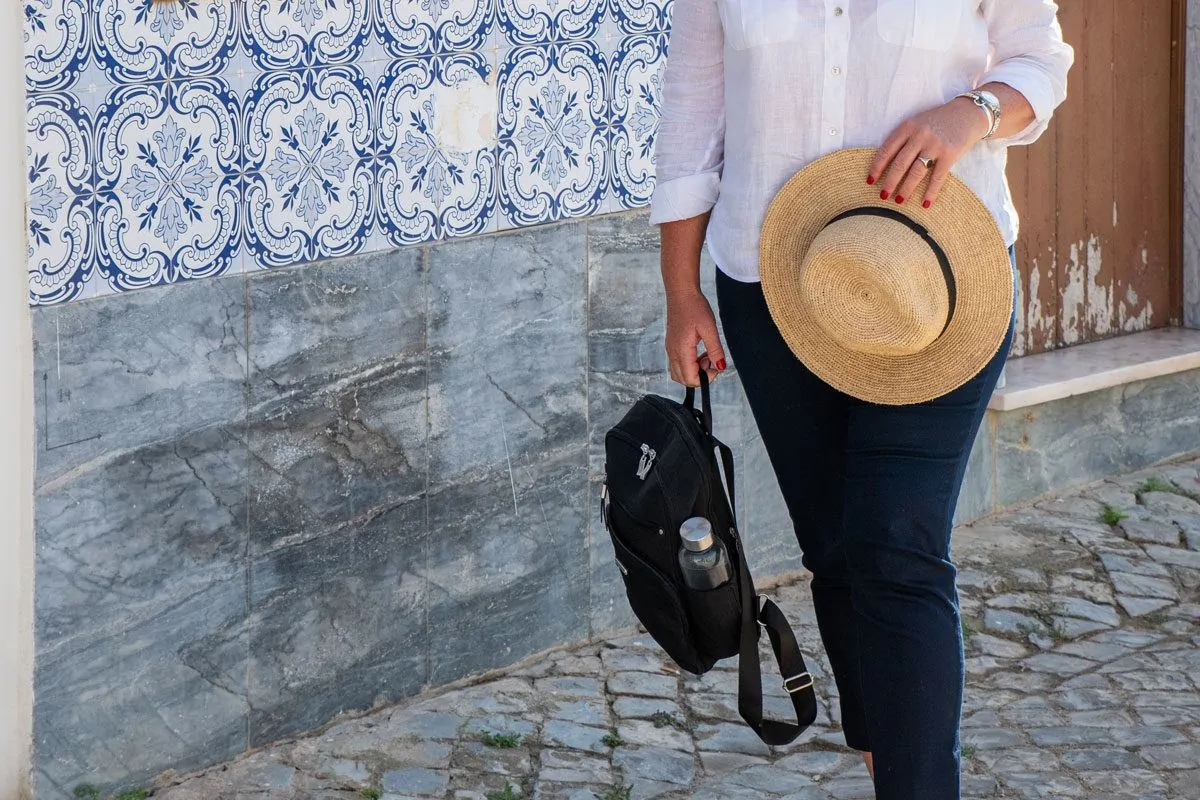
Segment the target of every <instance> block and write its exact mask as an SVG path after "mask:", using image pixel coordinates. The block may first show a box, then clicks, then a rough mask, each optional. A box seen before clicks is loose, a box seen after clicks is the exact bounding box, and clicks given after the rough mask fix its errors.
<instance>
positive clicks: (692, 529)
mask: <svg viewBox="0 0 1200 800" xmlns="http://www.w3.org/2000/svg"><path fill="white" fill-rule="evenodd" d="M679 536H680V538H681V539H683V546H684V547H685V548H687V549H688V550H691V551H692V552H693V553H703V552H704V551H705V550H707V549H709V548H710V547H712V546H713V533H712V525H709V524H708V520H706V519H705V518H704V517H692V518H691V519H689V520H687V521H686V522H684V523H683V525H681V526H680V527H679Z"/></svg>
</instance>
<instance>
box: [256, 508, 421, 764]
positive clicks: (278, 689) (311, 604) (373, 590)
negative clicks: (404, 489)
mask: <svg viewBox="0 0 1200 800" xmlns="http://www.w3.org/2000/svg"><path fill="white" fill-rule="evenodd" d="M430 536H431V533H430V529H429V526H428V523H427V519H426V508H425V502H424V498H423V497H422V498H418V499H417V500H415V501H413V502H409V503H405V504H401V505H397V506H393V507H391V508H387V509H385V510H381V511H379V512H378V513H376V514H374V515H371V516H370V517H369V518H366V519H363V520H362V521H361V522H359V523H357V524H355V525H352V526H348V527H346V528H345V529H343V530H338V531H334V532H331V533H329V534H327V535H324V536H319V537H315V538H306V539H304V540H303V541H301V542H299V543H297V544H293V545H288V546H283V547H279V548H276V549H274V550H272V551H271V552H269V553H266V554H265V555H262V556H259V557H256V558H254V559H253V563H252V565H251V572H250V581H249V596H250V603H251V607H252V610H251V614H250V618H249V624H248V628H249V640H250V662H249V670H248V673H247V675H248V677H247V695H248V697H249V701H250V707H251V709H252V711H251V713H250V720H249V745H250V746H251V747H258V746H260V745H263V744H266V743H267V742H271V741H276V740H278V739H281V738H284V737H286V736H289V735H292V734H294V733H297V732H299V731H305V730H310V729H312V728H316V727H318V726H320V725H322V724H324V723H325V722H327V721H328V720H330V719H331V718H333V717H334V716H336V715H337V714H340V713H342V712H343V711H349V710H356V709H363V708H370V707H371V706H373V705H376V704H379V703H386V702H393V701H395V700H398V699H400V698H403V697H408V696H411V695H413V694H415V693H417V692H418V691H420V688H421V686H422V685H424V684H425V683H426V682H427V678H428V671H427V660H428V651H429V644H430V641H431V637H430V631H429V629H428V626H427V621H426V613H427V604H428V603H427V601H428V592H427V589H426V580H425V578H424V576H423V574H422V573H423V571H424V565H425V556H426V548H427V545H428V540H429V538H430Z"/></svg>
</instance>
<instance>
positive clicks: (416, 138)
mask: <svg viewBox="0 0 1200 800" xmlns="http://www.w3.org/2000/svg"><path fill="white" fill-rule="evenodd" d="M379 94H380V98H379V100H380V103H379V109H380V110H379V125H378V132H379V136H378V141H377V149H378V160H377V170H378V172H377V180H376V185H377V187H378V192H379V195H378V201H377V209H378V213H377V219H378V221H379V224H380V227H381V229H382V231H383V232H384V234H385V235H386V236H387V238H388V241H390V242H391V243H393V244H396V245H404V244H415V243H417V242H423V241H428V240H430V239H442V238H446V237H449V236H464V235H467V234H471V233H478V232H479V231H482V230H484V229H485V228H486V227H487V226H488V225H489V224H490V222H491V219H492V216H493V213H494V211H495V206H496V85H495V80H494V75H493V73H492V70H491V68H490V65H489V64H488V62H487V61H486V60H485V59H484V58H483V56H481V55H479V54H477V53H460V54H455V55H447V56H439V57H436V58H429V59H410V60H407V61H397V62H395V63H394V64H393V65H392V67H391V69H390V70H389V71H388V74H387V77H386V79H385V81H384V83H383V86H382V88H381V91H380V92H379Z"/></svg>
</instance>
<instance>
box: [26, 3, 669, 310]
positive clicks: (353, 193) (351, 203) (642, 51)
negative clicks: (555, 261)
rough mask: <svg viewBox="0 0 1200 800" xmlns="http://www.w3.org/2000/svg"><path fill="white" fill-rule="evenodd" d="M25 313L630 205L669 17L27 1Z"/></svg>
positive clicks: (653, 121)
mask: <svg viewBox="0 0 1200 800" xmlns="http://www.w3.org/2000/svg"><path fill="white" fill-rule="evenodd" d="M23 5H24V9H25V31H24V34H25V80H26V87H27V92H28V94H27V103H26V127H27V140H26V141H27V148H26V150H27V152H26V159H27V168H28V180H29V189H28V192H29V195H28V212H29V213H28V253H29V264H28V268H29V284H28V285H29V302H30V303H31V304H33V305H47V304H53V303H61V302H66V301H69V300H73V299H77V298H83V297H92V296H97V295H103V294H111V293H114V292H121V291H125V290H130V289H139V288H144V287H149V286H156V285H162V284H169V283H173V282H176V281H181V280H189V279H193V278H202V277H207V276H212V275H220V274H228V273H231V272H237V271H241V270H253V269H269V268H275V267H283V266H288V265H293V264H297V263H302V262H306V261H312V260H315V259H321V258H329V257H333V256H340V255H348V254H352V253H358V252H364V251H369V250H375V249H381V248H388V247H399V246H405V245H412V244H419V243H422V242H428V241H434V240H439V239H446V238H450V237H458V236H467V235H471V234H475V233H481V232H487V231H493V230H500V229H508V228H515V227H520V226H525V225H533V224H538V223H542V222H548V221H553V220H560V219H565V218H569V217H579V216H583V215H589V214H596V213H600V212H602V211H611V210H619V209H622V208H635V207H638V206H642V205H645V204H646V203H647V202H648V200H649V197H650V192H651V190H652V188H653V185H654V167H653V158H652V156H653V143H654V136H655V132H656V131H657V128H658V104H659V100H660V97H661V89H662V67H663V64H664V61H665V57H666V50H667V38H668V37H667V31H668V29H669V19H670V0H263V1H262V2H256V3H251V2H245V1H244V0H174V2H168V3H156V2H152V0H23Z"/></svg>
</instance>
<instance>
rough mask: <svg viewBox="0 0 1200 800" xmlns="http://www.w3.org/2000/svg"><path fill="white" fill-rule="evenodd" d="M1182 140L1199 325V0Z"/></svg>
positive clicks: (1188, 320)
mask: <svg viewBox="0 0 1200 800" xmlns="http://www.w3.org/2000/svg"><path fill="white" fill-rule="evenodd" d="M1184 52H1185V53H1186V54H1187V58H1186V60H1187V67H1186V75H1185V80H1186V84H1185V87H1184V139H1183V149H1184V154H1183V194H1184V200H1183V292H1184V300H1183V319H1184V324H1185V325H1187V326H1188V327H1191V328H1200V0H1188V13H1187V40H1186V42H1185V50H1184Z"/></svg>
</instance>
